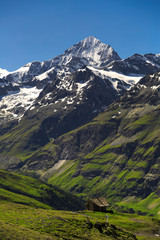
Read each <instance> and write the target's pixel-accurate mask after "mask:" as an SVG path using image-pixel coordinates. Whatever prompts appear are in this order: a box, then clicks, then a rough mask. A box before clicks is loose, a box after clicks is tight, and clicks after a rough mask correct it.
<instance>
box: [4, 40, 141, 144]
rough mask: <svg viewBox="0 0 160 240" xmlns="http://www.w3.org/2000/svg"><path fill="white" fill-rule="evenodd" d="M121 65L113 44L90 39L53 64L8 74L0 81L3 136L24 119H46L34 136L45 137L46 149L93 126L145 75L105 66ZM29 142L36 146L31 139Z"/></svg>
mask: <svg viewBox="0 0 160 240" xmlns="http://www.w3.org/2000/svg"><path fill="white" fill-rule="evenodd" d="M119 60H120V57H119V56H118V54H117V53H116V52H115V51H114V50H113V48H111V47H110V46H109V45H107V44H104V43H101V42H100V41H99V40H98V39H96V38H94V37H88V38H86V39H84V40H83V41H81V42H79V43H78V44H75V45H73V46H72V47H71V48H69V49H68V50H66V51H65V52H64V53H63V54H62V55H59V56H57V57H55V58H53V59H51V60H49V61H44V62H41V63H40V62H32V63H28V64H26V65H25V66H23V67H21V68H20V69H18V70H17V71H14V72H10V73H8V72H4V74H3V76H2V78H1V79H0V81H1V82H2V83H3V84H2V85H1V86H0V94H1V95H2V96H1V101H0V129H1V135H2V134H4V133H5V132H7V131H8V130H10V129H12V128H13V127H14V126H16V125H18V123H19V122H20V121H21V120H22V118H27V116H29V118H30V119H31V118H32V119H34V116H35V117H36V114H35V113H36V112H38V115H39V118H40V119H41V122H39V124H37V126H38V125H39V126H40V129H39V130H37V131H38V133H34V136H35V137H33V138H35V139H37V136H40V135H41V137H38V139H39V140H38V141H36V142H35V143H34V145H37V146H39V142H41V140H42V139H41V138H43V141H42V143H41V145H44V144H45V143H47V142H48V141H49V139H50V138H55V137H57V136H59V135H60V134H63V133H65V132H67V131H70V130H72V129H74V128H76V127H78V126H80V125H82V124H84V123H86V122H88V121H90V120H91V119H92V118H93V117H95V116H96V115H97V114H98V113H99V112H101V111H103V110H104V109H105V107H106V106H108V105H109V104H111V103H112V102H113V101H115V100H116V99H117V97H119V95H121V94H123V93H124V92H125V91H126V90H128V89H129V88H130V87H131V86H133V85H134V84H135V83H137V82H138V81H139V80H140V78H141V77H142V76H143V75H141V76H139V75H131V74H130V75H124V74H120V73H117V72H114V71H109V70H108V69H105V68H103V67H102V66H105V65H107V64H108V63H109V62H111V61H112V62H113V61H119ZM39 94H40V95H39ZM49 96H50V97H49ZM33 109H34V110H33ZM44 111H47V112H48V113H47V114H44ZM31 116H32V117H31ZM57 119H60V121H59V120H57ZM71 119H72V120H71ZM75 119H76V121H75ZM77 119H78V120H77ZM57 121H58V123H57ZM67 121H69V122H70V123H69V124H68V123H67ZM23 122H25V120H23ZM33 122H34V120H33V121H31V126H30V128H32V125H33ZM52 122H53V123H52ZM66 123H67V125H66ZM46 124H47V126H46ZM57 124H58V125H57ZM50 125H53V126H50ZM55 127H56V131H55V130H54V129H55ZM53 131H55V132H54V133H53ZM43 136H45V137H43ZM31 138H32V136H31ZM33 141H34V140H33ZM28 142H31V144H32V140H31V139H30V137H29V139H28Z"/></svg>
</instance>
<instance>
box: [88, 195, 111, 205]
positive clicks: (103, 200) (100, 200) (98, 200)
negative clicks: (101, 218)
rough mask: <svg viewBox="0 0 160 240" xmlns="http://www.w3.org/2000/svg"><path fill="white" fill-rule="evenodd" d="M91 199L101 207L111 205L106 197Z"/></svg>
mask: <svg viewBox="0 0 160 240" xmlns="http://www.w3.org/2000/svg"><path fill="white" fill-rule="evenodd" d="M90 201H92V202H94V203H95V204H96V205H97V206H99V207H107V206H109V204H108V202H107V200H106V198H104V197H100V198H98V197H97V198H92V199H90Z"/></svg>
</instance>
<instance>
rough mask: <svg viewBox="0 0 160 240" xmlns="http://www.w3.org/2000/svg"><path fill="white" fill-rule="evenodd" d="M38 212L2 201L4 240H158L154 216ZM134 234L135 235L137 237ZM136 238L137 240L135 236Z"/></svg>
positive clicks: (0, 227)
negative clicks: (107, 220) (106, 215)
mask: <svg viewBox="0 0 160 240" xmlns="http://www.w3.org/2000/svg"><path fill="white" fill-rule="evenodd" d="M108 215H109V223H107V222H106V217H105V213H98V212H88V211H85V212H69V211H57V210H49V209H37V208H33V207H30V206H26V205H21V204H15V203H9V202H4V201H1V200H0V238H1V239H4V240H5V239H9V240H10V239H12V240H14V239H18V240H21V239H27V240H28V239H30V240H32V239H40V240H42V239H48V240H50V239H57V240H59V239H63V240H65V239H68V240H69V239H70V240H72V239H83V240H91V239H92V240H97V239H99V240H104V239H107V240H113V239H117V240H127V239H130V240H136V239H138V240H149V239H158V237H157V235H158V234H159V226H160V225H159V222H158V221H157V220H154V219H152V218H150V217H146V216H137V215H133V214H119V213H114V214H110V213H108ZM133 234H134V235H133ZM135 235H136V237H135Z"/></svg>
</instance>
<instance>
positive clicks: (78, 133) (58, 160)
mask: <svg viewBox="0 0 160 240" xmlns="http://www.w3.org/2000/svg"><path fill="white" fill-rule="evenodd" d="M103 54H104V55H103ZM103 56H105V58H103ZM159 57H160V55H159V54H157V55H153V54H146V55H144V56H142V55H139V54H138V55H137V54H135V55H133V56H131V57H130V58H128V59H126V60H121V59H120V58H119V57H117V54H116V53H115V52H114V50H112V49H111V47H110V46H108V45H105V44H102V43H101V42H100V41H99V40H97V39H95V38H93V37H89V38H87V39H85V40H83V41H81V42H80V43H78V44H76V45H74V46H73V47H71V48H70V49H69V50H66V51H65V52H64V53H63V54H62V55H59V56H57V57H56V58H53V59H51V60H49V61H46V62H42V63H39V62H34V63H29V64H27V65H26V66H24V67H22V68H20V69H19V70H17V71H15V72H12V73H9V74H8V73H7V74H6V73H4V74H6V75H5V76H3V77H2V78H1V81H2V82H4V83H5V84H6V85H4V86H2V87H1V88H2V89H3V90H4V89H6V95H5V96H2V99H1V106H0V108H1V110H0V116H1V118H0V135H1V136H0V142H1V145H0V152H1V156H0V157H1V158H0V162H1V168H4V169H5V168H7V169H10V170H15V169H19V170H20V171H26V172H33V171H34V172H35V174H37V175H38V176H39V175H40V176H41V178H42V179H43V180H45V181H49V183H52V184H56V185H58V186H61V187H63V188H64V189H67V190H70V191H72V192H74V193H76V194H79V195H83V196H85V197H86V195H92V194H93V191H94V192H95V189H96V190H97V191H100V193H101V194H103V195H105V196H107V198H109V199H111V200H113V199H114V200H115V201H117V203H119V202H120V201H121V204H122V202H123V201H128V202H127V203H128V204H129V203H131V204H132V205H134V203H136V204H137V202H138V201H139V204H142V203H144V201H146V202H145V204H146V206H147V208H148V211H149V212H150V213H151V214H152V213H154V214H155V213H158V211H159V203H158V202H157V201H159V174H158V173H159V152H158V148H159V144H160V143H159V137H158V136H159V72H156V71H157V70H158V68H159ZM116 66H117V67H116ZM148 72H150V74H148V75H146V76H144V75H145V74H146V73H148ZM12 87H13V88H12ZM2 92H3V91H2ZM3 94H4V92H3ZM15 104H16V106H15ZM2 154H3V155H2ZM127 199H128V200H127ZM156 203H157V204H156ZM152 204H153V205H152ZM154 204H155V205H154ZM136 206H137V205H136ZM152 206H153V207H152ZM135 208H136V207H135Z"/></svg>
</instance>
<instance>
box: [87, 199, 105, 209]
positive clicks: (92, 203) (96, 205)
mask: <svg viewBox="0 0 160 240" xmlns="http://www.w3.org/2000/svg"><path fill="white" fill-rule="evenodd" d="M108 206H109V204H108V202H107V200H106V198H104V197H99V198H98V197H96V198H92V199H89V200H88V202H87V203H86V210H90V211H97V212H106V210H107V209H106V208H107V207H108Z"/></svg>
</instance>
